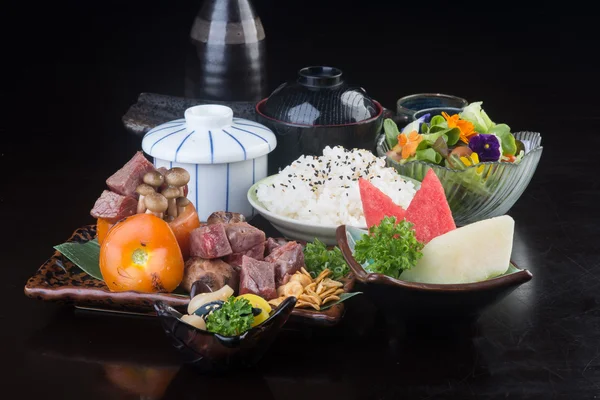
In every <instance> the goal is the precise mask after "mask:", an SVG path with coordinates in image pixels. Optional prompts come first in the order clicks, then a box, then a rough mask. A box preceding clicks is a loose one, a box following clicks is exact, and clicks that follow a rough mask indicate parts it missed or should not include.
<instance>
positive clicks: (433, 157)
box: [415, 139, 443, 164]
mask: <svg viewBox="0 0 600 400" xmlns="http://www.w3.org/2000/svg"><path fill="white" fill-rule="evenodd" d="M442 140H443V139H442ZM415 155H416V159H417V160H420V161H427V162H430V163H434V164H439V163H440V162H441V161H442V156H441V155H440V153H438V152H437V151H435V150H434V149H432V148H431V147H430V148H428V149H424V150H417V152H416V153H415Z"/></svg>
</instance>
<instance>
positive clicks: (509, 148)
mask: <svg viewBox="0 0 600 400" xmlns="http://www.w3.org/2000/svg"><path fill="white" fill-rule="evenodd" d="M488 133H491V134H494V135H496V136H498V137H499V138H500V144H501V146H502V154H504V155H515V153H516V152H517V144H516V143H515V137H514V136H513V135H512V133H510V127H509V126H508V125H506V124H498V125H495V126H494V127H493V128H491V129H490V130H489V131H488Z"/></svg>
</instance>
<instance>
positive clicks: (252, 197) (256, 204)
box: [247, 174, 421, 230]
mask: <svg viewBox="0 0 600 400" xmlns="http://www.w3.org/2000/svg"><path fill="white" fill-rule="evenodd" d="M278 175H279V174H273V175H270V176H267V177H266V178H263V179H261V180H260V181H258V182H256V183H255V184H254V185H252V186H251V187H250V189H248V195H247V197H248V201H249V202H250V205H251V206H252V207H253V208H254V209H255V210H256V211H258V213H259V214H261V215H264V216H265V217H269V218H267V219H271V218H272V219H274V220H277V221H281V222H287V223H289V224H294V225H296V226H301V227H306V228H312V227H316V228H321V229H334V230H335V229H337V227H338V226H340V225H319V224H315V223H309V222H302V221H299V220H297V219H294V218H290V217H285V216H283V215H279V214H275V213H274V212H272V211H269V210H268V209H267V208H266V207H265V206H264V205H263V204H262V203H261V201H260V200H258V196H257V195H256V190H257V189H258V185H264V184H269V183H270V182H271V181H272V180H274V179H275V178H276V177H277V176H278ZM398 176H399V177H400V178H402V179H403V180H405V181H407V182H412V183H413V185H414V186H415V191H416V190H419V188H420V187H421V182H419V181H418V180H416V179H413V178H409V177H408V176H404V175H400V174H398ZM342 225H343V224H342ZM356 227H357V228H359V229H367V227H366V226H356Z"/></svg>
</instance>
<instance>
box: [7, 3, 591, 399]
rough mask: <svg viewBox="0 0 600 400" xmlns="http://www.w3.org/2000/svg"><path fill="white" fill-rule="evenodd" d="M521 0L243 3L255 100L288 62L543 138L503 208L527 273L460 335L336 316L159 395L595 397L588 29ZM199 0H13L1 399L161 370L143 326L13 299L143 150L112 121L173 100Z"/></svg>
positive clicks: (284, 74)
mask: <svg viewBox="0 0 600 400" xmlns="http://www.w3.org/2000/svg"><path fill="white" fill-rule="evenodd" d="M524 3H525V2H522V3H515V4H510V3H506V2H489V3H488V2H479V3H473V4H467V3H457V2H407V1H376V0H371V1H364V2H357V3H352V2H348V1H346V2H341V1H325V0H323V1H297V0H278V1H277V0H255V2H254V4H255V7H256V9H257V12H258V14H259V15H260V16H261V19H262V22H263V25H264V28H265V31H266V34H267V47H268V49H267V51H268V57H269V59H268V68H269V85H270V88H271V89H274V88H275V87H276V86H278V85H279V84H280V83H282V82H284V81H286V80H289V79H293V78H294V77H295V74H296V71H297V70H298V69H300V68H301V67H304V66H308V65H333V66H336V67H339V68H341V69H342V70H343V71H344V73H345V75H346V78H347V80H348V81H350V82H352V83H357V84H360V85H361V86H363V87H364V88H365V89H366V90H367V91H368V92H369V94H371V95H372V96H373V97H374V98H375V99H377V100H379V101H380V102H381V103H382V104H383V105H384V106H386V107H388V108H392V109H393V108H394V107H395V100H396V99H398V98H399V97H402V96H404V95H408V94H412V93H419V92H442V93H449V94H454V95H458V96H461V97H464V98H467V99H468V100H470V101H477V100H483V101H484V108H485V109H486V111H487V112H488V114H489V115H490V116H492V118H493V119H494V120H496V121H500V122H506V123H508V124H509V125H510V126H511V128H512V130H513V131H518V130H532V131H539V132H541V133H542V136H543V138H544V139H543V144H544V147H545V148H544V155H543V156H542V161H541V163H540V166H539V168H538V171H537V172H536V175H535V176H534V178H533V180H532V182H531V184H530V187H529V188H528V189H527V191H526V192H525V194H524V195H523V196H522V198H521V199H520V200H519V202H518V203H517V204H516V205H515V207H513V209H512V210H511V212H510V214H511V215H513V217H514V218H515V219H516V221H517V230H516V241H515V257H516V261H517V262H518V264H519V265H521V266H522V267H525V268H528V269H530V270H531V271H532V272H533V274H534V280H533V281H532V282H531V283H530V284H528V285H527V286H524V287H523V288H521V289H519V290H518V291H517V292H515V294H514V295H513V296H512V297H511V298H509V299H507V300H505V301H503V302H502V303H501V304H499V305H498V306H497V307H496V308H495V309H494V310H493V311H490V312H489V313H488V314H486V315H485V316H484V317H483V318H482V320H481V321H480V323H479V325H478V327H477V332H476V334H475V335H474V336H473V335H471V334H465V335H462V334H458V335H455V336H452V335H450V336H451V338H450V339H445V340H441V339H435V340H434V339H432V340H425V339H423V340H419V339H418V338H416V339H415V338H404V339H402V336H401V335H396V334H395V333H394V332H395V331H394V330H393V329H392V328H385V327H380V328H378V329H375V330H374V331H370V330H366V331H363V330H361V329H362V328H359V327H355V326H353V323H354V322H346V321H344V324H343V325H342V327H341V328H340V329H339V330H334V331H333V333H327V332H317V333H310V334H306V333H304V334H297V333H288V336H287V337H286V338H285V340H284V341H280V342H278V343H277V345H276V346H275V348H274V350H273V352H272V353H271V354H270V355H269V357H268V358H267V359H266V360H265V361H264V363H263V364H262V365H263V366H262V367H261V369H259V370H258V371H254V372H252V373H250V374H248V375H244V376H238V377H236V378H235V379H236V380H235V381H231V380H227V379H223V378H218V379H217V378H215V379H209V378H205V377H198V376H196V375H193V374H191V373H189V371H187V372H184V373H180V374H179V375H178V376H177V383H176V384H173V385H172V387H171V389H170V390H171V392H170V394H169V397H168V398H200V397H199V396H200V393H199V390H200V389H198V388H199V387H202V388H205V389H206V388H208V389H207V393H212V394H213V395H215V393H220V391H223V392H222V393H221V394H224V395H228V394H229V395H232V394H233V392H235V393H236V396H238V398H239V397H243V396H248V397H250V398H254V397H256V396H261V397H262V398H277V397H282V398H283V397H286V396H287V398H301V397H302V398H306V396H314V397H315V398H325V397H326V396H327V397H328V398H337V397H341V396H343V397H346V398H378V399H380V398H381V399H383V398H385V399H388V398H390V399H393V398H401V397H402V398H416V399H475V398H484V399H500V398H502V399H504V398H511V399H512V398H516V399H520V398H539V399H593V398H600V350H599V346H600V306H599V304H600V295H599V293H600V266H599V259H600V251H599V250H600V249H599V246H598V243H599V239H600V238H599V231H598V219H597V217H594V215H596V212H597V204H598V202H599V201H600V197H599V195H598V189H599V179H598V177H597V174H596V173H595V171H596V170H597V165H598V162H597V159H598V156H597V152H598V148H600V141H599V139H598V136H597V133H598V123H599V122H600V111H599V105H600V104H598V103H599V102H598V100H597V98H598V96H597V93H598V89H599V88H600V85H599V84H598V78H597V63H596V62H595V60H596V58H597V56H596V54H597V52H598V39H599V35H598V33H597V26H596V25H597V22H596V19H597V17H596V15H595V14H594V12H593V10H592V9H589V8H587V7H586V6H583V5H581V4H579V3H576V2H563V3H560V6H554V5H551V4H549V3H546V4H542V5H535V6H533V5H527V4H524ZM200 4H201V2H199V1H170V2H166V1H164V2H157V1H154V2H152V1H139V0H129V1H120V2H116V1H113V2H109V1H105V2H83V1H81V2H79V1H66V2H47V3H44V4H41V5H40V4H35V3H29V2H21V3H20V4H16V5H15V4H13V5H11V6H10V8H8V9H6V10H5V12H4V13H3V16H4V17H5V18H4V19H5V23H4V24H2V28H1V29H2V37H3V43H4V45H3V48H4V49H3V54H4V56H3V57H2V61H1V62H2V64H3V68H4V71H5V72H4V74H3V78H4V79H3V88H4V89H3V90H2V97H3V99H2V103H3V106H2V117H3V123H2V124H1V125H0V138H1V140H0V169H1V170H2V171H4V178H5V179H4V183H3V184H2V185H0V220H1V221H3V223H2V224H1V225H0V226H2V233H1V234H0V235H1V237H2V241H1V242H0V250H1V251H0V254H1V256H0V257H1V259H0V271H1V273H2V276H3V278H2V279H1V280H0V299H1V300H2V303H3V306H2V308H0V324H1V326H2V329H0V354H1V355H2V360H3V361H4V363H2V365H3V366H2V371H3V373H2V374H1V378H0V381H2V382H3V389H2V390H3V391H4V390H15V391H19V393H20V394H19V396H18V397H19V398H38V397H46V398H61V399H67V398H73V399H80V398H87V399H100V398H113V399H117V398H118V399H121V398H123V399H130V398H131V399H133V398H138V397H136V396H134V395H131V394H126V391H123V390H121V389H117V388H116V387H115V386H113V385H111V384H109V383H108V382H107V380H106V379H105V378H104V376H105V375H104V372H103V370H102V369H101V367H100V366H99V364H98V363H99V362H100V361H101V360H103V359H104V358H108V359H116V360H120V362H123V360H125V361H127V362H131V363H134V364H135V363H137V364H140V365H146V366H148V365H154V364H156V365H159V366H165V365H167V366H169V365H170V366H177V361H176V360H177V358H176V357H175V356H176V354H174V352H173V351H172V350H171V349H170V347H169V346H168V345H167V344H166V343H165V341H164V337H163V336H164V335H162V332H160V330H159V329H157V326H156V325H154V322H145V321H137V320H131V319H119V318H116V319H115V318H108V317H87V316H74V315H73V313H72V312H71V310H69V309H64V308H61V307H58V306H55V305H51V304H45V303H42V302H37V301H34V300H31V299H27V298H26V297H25V296H24V295H23V293H22V290H23V285H24V284H25V282H26V280H27V278H28V277H29V276H31V274H32V273H33V272H34V271H35V270H36V268H38V266H39V265H40V264H41V263H42V262H43V261H44V260H45V259H46V258H47V257H48V256H50V255H51V252H52V249H51V246H52V245H54V244H57V243H60V242H62V241H63V240H64V239H66V238H67V237H68V236H69V235H70V234H71V232H72V231H73V230H74V229H75V228H76V227H79V226H81V225H84V224H87V223H92V222H93V221H92V219H91V217H90V216H89V214H88V213H89V209H90V208H91V205H92V204H93V202H94V201H95V199H96V197H97V196H98V194H99V193H100V192H101V191H102V189H103V182H104V180H105V178H106V177H107V176H109V175H110V174H111V173H112V172H114V171H115V170H116V169H118V168H119V167H120V166H121V165H122V164H123V163H124V162H126V161H127V160H128V159H129V158H130V157H131V155H132V154H133V152H134V151H135V150H137V149H138V148H139V147H140V138H139V137H136V136H134V135H131V134H128V133H127V132H126V131H125V129H124V128H123V125H122V122H121V117H122V115H123V114H124V113H125V112H126V111H127V109H128V107H129V106H130V105H131V104H133V103H135V101H136V98H137V96H138V95H139V93H141V92H154V93H161V94H171V95H177V96H181V95H183V92H184V68H185V61H186V60H185V57H186V50H187V48H186V46H187V43H188V41H187V36H188V33H189V29H190V26H191V23H192V21H193V18H194V16H195V14H196V12H197V10H198V9H199V7H200ZM7 7H8V6H7ZM365 315H366V314H365ZM355 318H359V319H360V320H362V319H363V318H365V317H364V315H363V316H359V317H356V316H355ZM348 321H354V320H352V319H348ZM448 329H449V331H450V330H451V329H450V328H448ZM306 335H308V336H306ZM311 335H312V336H311ZM336 335H337V336H336ZM309 339H310V340H309ZM336 341H340V342H341V343H345V344H343V345H337V346H336V345H332V343H336ZM311 349H314V350H311ZM311 351H314V356H312V357H314V360H313V359H312V358H311V359H310V360H309V363H308V364H310V365H308V366H302V365H303V363H304V362H306V361H307V360H306V355H307V354H310V352H311ZM328 356H329V358H328ZM319 360H321V361H319ZM323 360H329V361H323ZM332 360H339V362H335V361H332ZM232 387H236V388H239V390H238V391H235V390H233V389H232ZM223 388H227V390H225V389H223ZM236 390H237V389H236ZM184 393H185V394H184ZM13 397H14V398H16V397H15V396H13Z"/></svg>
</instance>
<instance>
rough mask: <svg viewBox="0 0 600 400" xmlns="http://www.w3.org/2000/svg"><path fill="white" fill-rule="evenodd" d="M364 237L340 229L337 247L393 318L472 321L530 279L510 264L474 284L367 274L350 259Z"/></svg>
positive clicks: (353, 230) (359, 282)
mask: <svg viewBox="0 0 600 400" xmlns="http://www.w3.org/2000/svg"><path fill="white" fill-rule="evenodd" d="M366 233H368V231H367V230H364V229H358V228H354V227H350V226H345V225H341V226H340V227H338V228H337V231H336V234H337V242H338V246H339V247H340V250H341V252H342V255H343V256H344V259H345V260H346V262H347V263H348V266H349V267H350V269H351V270H352V272H353V273H354V275H355V276H356V281H357V285H360V286H362V287H361V290H363V291H364V292H365V294H366V295H367V296H369V297H370V298H371V299H372V300H373V302H374V303H375V304H376V305H377V306H378V307H379V308H381V309H383V310H384V311H387V312H391V313H393V314H394V316H399V317H404V318H407V319H422V318H424V319H427V320H428V321H430V322H436V321H446V320H448V319H452V320H456V319H467V320H471V319H476V318H477V317H478V316H479V315H480V314H481V313H482V312H483V311H485V310H486V309H487V308H488V307H490V306H492V305H493V304H495V303H497V302H498V301H500V300H501V299H503V298H504V297H506V296H508V295H509V294H510V293H512V292H513V291H514V290H515V289H516V288H517V287H519V286H520V285H522V284H524V283H526V282H528V281H529V280H531V278H532V277H533V275H532V274H531V273H530V272H529V271H528V270H526V269H521V268H519V267H518V266H517V265H515V264H514V263H512V262H511V264H510V267H509V268H508V270H507V271H506V272H505V273H504V274H502V275H500V276H497V277H495V278H491V279H488V280H485V281H480V282H474V283H461V284H428V283H416V282H408V281H403V280H401V279H396V278H392V277H390V276H386V275H383V274H377V273H369V272H367V271H366V270H365V268H364V267H363V265H361V264H360V263H358V261H356V259H355V258H354V256H353V254H354V245H355V243H356V242H357V241H358V240H359V239H360V238H361V237H362V235H364V234H366Z"/></svg>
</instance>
